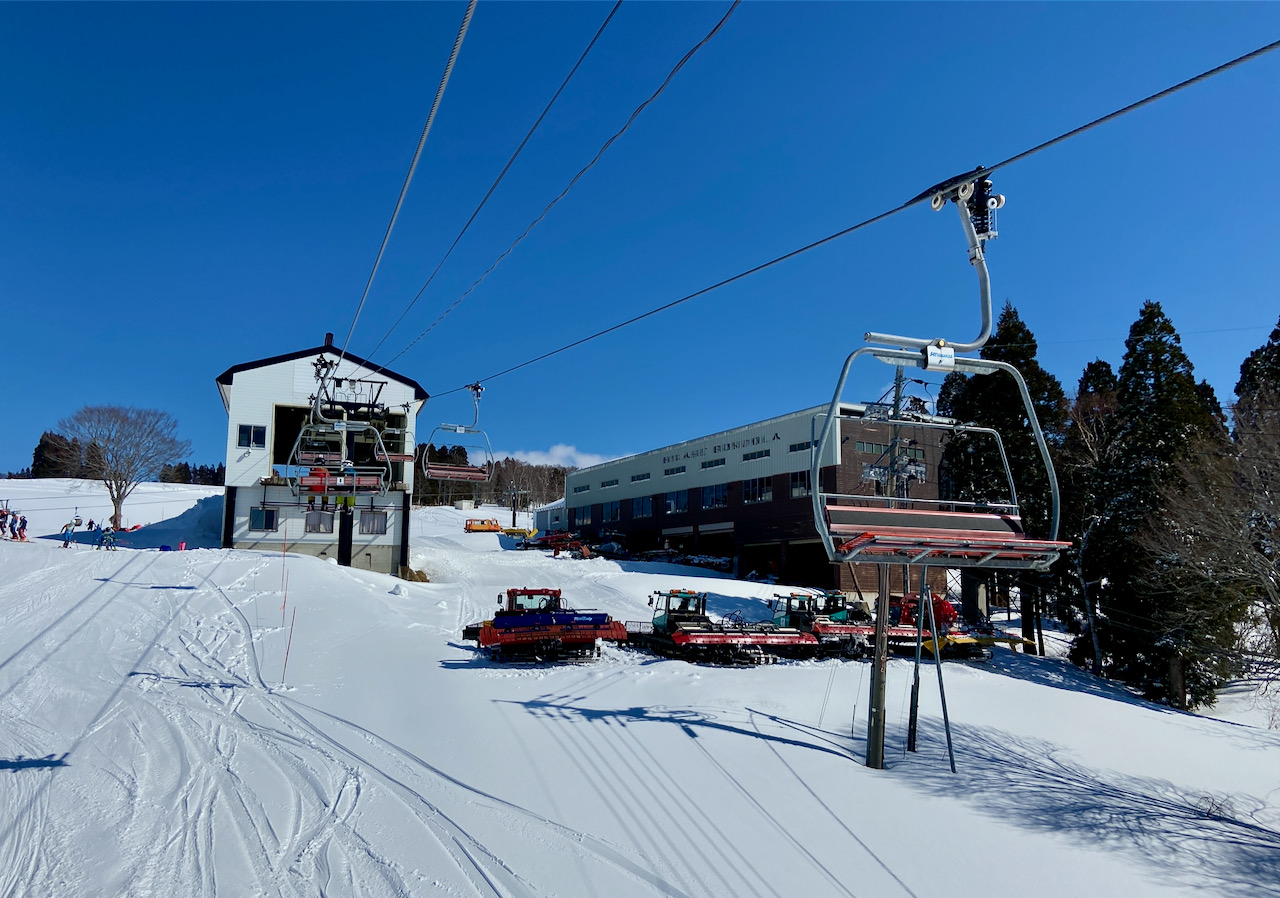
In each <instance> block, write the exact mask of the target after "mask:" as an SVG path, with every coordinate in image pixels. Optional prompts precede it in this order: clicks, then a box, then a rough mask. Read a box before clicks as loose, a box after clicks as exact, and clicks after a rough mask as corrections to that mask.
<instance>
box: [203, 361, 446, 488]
mask: <svg viewBox="0 0 1280 898" xmlns="http://www.w3.org/2000/svg"><path fill="white" fill-rule="evenodd" d="M327 354H329V355H333V356H334V357H335V358H336V357H337V352H336V351H335V352H329V353H327ZM316 357H317V356H305V357H303V358H299V359H293V360H291V361H286V362H279V363H277V364H274V365H267V366H264V367H262V368H253V369H249V370H246V371H237V372H236V374H235V378H234V380H233V382H232V384H231V387H230V389H229V393H230V403H229V406H228V412H227V475H226V484H227V486H252V485H256V484H257V483H258V482H259V481H260V480H261V479H262V478H263V477H269V476H270V475H271V473H272V471H271V466H272V465H273V464H276V465H283V464H287V463H288V461H289V459H287V458H277V459H273V458H271V448H272V444H273V442H274V439H275V433H274V426H275V407H276V406H277V405H282V406H294V407H297V408H308V407H310V405H311V400H310V398H309V397H310V396H312V395H313V394H314V393H315V391H316V388H317V383H316V379H315V366H314V364H313V363H314V360H315V358H316ZM341 374H342V377H343V378H344V379H345V378H348V377H352V378H369V379H371V380H383V381H386V382H387V383H386V386H385V387H383V389H382V393H381V396H380V397H379V401H380V402H381V403H382V404H383V405H385V406H386V407H387V408H388V409H391V410H392V411H393V412H394V411H395V410H396V409H397V408H399V407H400V406H402V405H403V404H404V403H406V402H407V403H410V404H411V405H410V408H409V412H408V415H407V419H408V420H407V422H406V427H407V433H406V435H405V449H406V451H409V452H412V451H413V447H414V446H416V445H417V443H416V438H415V435H414V428H415V418H416V416H417V411H418V410H419V408H420V407H421V403H420V402H419V401H418V400H416V399H415V398H414V390H413V387H411V386H408V385H407V384H403V383H400V382H399V381H396V380H394V379H389V378H388V377H387V375H386V374H385V373H374V372H372V371H370V370H369V369H367V368H365V367H363V366H359V365H353V364H352V363H351V361H350V360H345V361H344V362H343V363H342V366H341ZM335 398H337V399H342V398H344V397H343V396H342V394H341V392H340V391H339V392H338V393H337V394H336V395H335ZM242 424H247V425H251V426H252V425H256V426H265V427H266V428H267V438H266V446H265V447H264V448H254V447H250V448H247V449H245V448H242V447H240V446H239V445H238V443H239V437H240V425H242ZM295 436H296V435H295ZM288 442H289V443H290V445H292V439H290V440H289V441H288ZM413 469H414V466H413V465H411V464H407V463H406V464H405V465H404V483H405V486H406V488H407V489H409V490H410V491H412V489H413Z"/></svg>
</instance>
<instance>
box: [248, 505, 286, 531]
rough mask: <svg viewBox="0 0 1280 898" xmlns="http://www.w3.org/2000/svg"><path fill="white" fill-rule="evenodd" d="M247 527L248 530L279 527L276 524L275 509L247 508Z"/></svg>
mask: <svg viewBox="0 0 1280 898" xmlns="http://www.w3.org/2000/svg"><path fill="white" fill-rule="evenodd" d="M249 529H250V530H277V529H279V528H278V527H277V526H276V509H274V508H250V509H249Z"/></svg>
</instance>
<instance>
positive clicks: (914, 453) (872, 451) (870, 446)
mask: <svg viewBox="0 0 1280 898" xmlns="http://www.w3.org/2000/svg"><path fill="white" fill-rule="evenodd" d="M904 442H905V441H904ZM898 445H899V446H900V447H901V451H902V452H903V454H905V455H906V456H907V458H920V459H922V458H924V450H923V449H921V448H919V447H917V446H903V445H902V443H899V444H898ZM853 447H854V449H856V450H857V451H858V452H866V453H868V454H869V455H884V454H885V453H886V452H888V451H889V446H888V444H887V443H864V442H862V441H861V440H858V441H857V442H856V443H854V444H853Z"/></svg>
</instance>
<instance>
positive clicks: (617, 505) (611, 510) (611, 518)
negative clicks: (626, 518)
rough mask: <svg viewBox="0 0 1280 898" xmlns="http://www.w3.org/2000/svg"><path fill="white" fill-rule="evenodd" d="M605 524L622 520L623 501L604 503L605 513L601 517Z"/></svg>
mask: <svg viewBox="0 0 1280 898" xmlns="http://www.w3.org/2000/svg"><path fill="white" fill-rule="evenodd" d="M600 520H601V521H602V522H604V523H605V524H612V523H614V522H615V521H620V520H622V503H621V502H606V503H604V514H603V516H602V517H601V518H600Z"/></svg>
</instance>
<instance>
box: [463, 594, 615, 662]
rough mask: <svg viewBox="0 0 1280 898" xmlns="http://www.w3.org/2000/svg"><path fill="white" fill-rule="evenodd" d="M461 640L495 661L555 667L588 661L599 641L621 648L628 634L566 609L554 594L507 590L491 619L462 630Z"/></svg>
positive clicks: (607, 621) (603, 617)
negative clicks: (545, 663) (557, 663)
mask: <svg viewBox="0 0 1280 898" xmlns="http://www.w3.org/2000/svg"><path fill="white" fill-rule="evenodd" d="M498 603H499V605H502V596H501V594H499V596H498ZM462 638H463V639H471V640H474V641H476V642H477V643H479V645H480V648H481V649H483V650H484V651H486V652H488V653H489V656H490V657H492V658H495V659H497V660H507V659H515V660H528V661H559V660H562V659H569V658H593V657H595V656H597V655H599V654H600V647H599V644H598V640H601V639H607V640H610V641H613V642H623V641H625V640H626V638H627V629H626V627H624V626H623V625H622V624H621V623H620V622H618V621H615V620H614V619H613V618H611V617H610V616H609V615H607V614H604V613H601V612H593V611H575V610H574V609H572V608H569V607H567V606H566V605H565V604H564V603H563V601H562V600H561V596H560V590H558V589H508V590H507V597H506V604H505V606H504V607H501V608H499V610H498V612H497V613H496V614H495V615H494V616H493V619H492V620H487V621H483V622H481V623H476V624H470V625H468V626H466V627H464V628H463V630H462Z"/></svg>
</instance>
